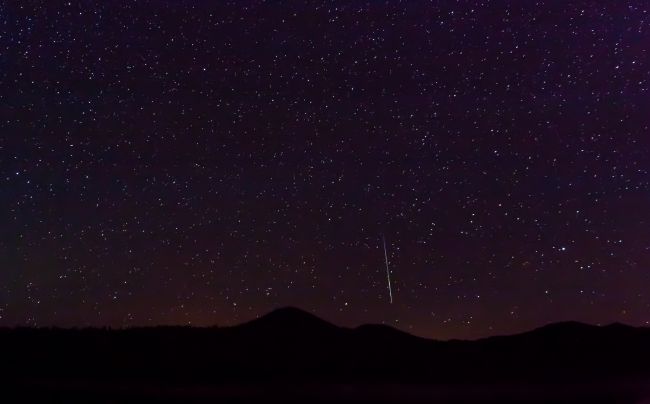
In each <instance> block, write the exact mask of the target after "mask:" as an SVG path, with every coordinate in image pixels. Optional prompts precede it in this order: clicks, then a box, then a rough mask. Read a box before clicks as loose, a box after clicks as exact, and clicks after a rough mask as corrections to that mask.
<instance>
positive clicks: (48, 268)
mask: <svg viewBox="0 0 650 404" xmlns="http://www.w3.org/2000/svg"><path fill="white" fill-rule="evenodd" d="M649 9H650V7H648V4H647V3H646V2H643V1H630V2H608V3H602V4H587V3H585V2H582V1H573V0H571V1H568V2H562V3H561V4H560V3H557V2H546V1H530V2H513V1H506V0H496V1H480V0H476V1H463V2H448V1H420V2H404V1H386V2H374V1H373V2H342V1H308V2H301V3H277V2H268V1H263V0H250V1H249V0H246V1H220V2H177V1H171V0H170V1H158V2H153V3H150V2H139V1H134V0H123V1H117V2H100V1H90V2H77V1H71V2H66V3H56V4H55V2H51V3H50V2H44V3H42V4H36V3H24V2H19V3H15V4H14V3H9V4H5V5H2V6H0V10H2V12H1V13H0V22H1V23H2V26H3V30H2V31H1V32H0V51H1V52H2V55H3V57H2V58H1V60H0V66H1V69H0V130H1V131H0V215H1V221H0V223H2V226H1V227H2V230H1V231H0V260H1V261H0V264H1V268H2V270H1V271H0V324H2V325H16V324H21V325H37V326H45V325H61V326H84V325H95V326H103V325H111V326H132V325H155V324H195V325H212V324H219V325H230V324H236V323H239V322H241V321H244V320H248V319H252V318H254V317H255V316H259V315H261V314H264V313H265V312H267V311H269V310H271V309H273V308H276V307H279V306H285V305H296V306H300V307H302V308H304V309H307V310H310V311H313V312H314V313H315V314H318V315H320V316H322V317H324V318H326V319H329V320H332V321H334V322H336V323H339V324H344V325H356V324H360V323H367V322H384V323H388V324H392V325H394V326H397V327H399V328H402V329H405V330H409V331H411V332H414V333H416V334H419V335H424V336H428V337H438V338H449V337H468V338H473V337H478V336H484V335H490V334H495V333H507V332H514V331H520V330H524V329H527V328H531V327H535V326H538V325H541V324H543V323H547V322H551V321H560V320H580V321H587V322H591V323H607V322H612V321H623V322H627V323H632V324H646V323H647V321H649V320H650V318H648V315H647V313H648V309H649V308H650V295H649V294H648V293H647V292H646V289H647V288H645V285H646V284H647V282H648V280H650V271H648V265H650V226H648V224H649V221H650V213H649V212H650V211H649V210H648V209H647V207H648V206H649V202H650V177H649V173H648V171H649V170H650V159H648V156H649V155H650V136H648V124H649V120H648V117H650V114H649V112H650V103H649V102H648V99H649V98H648V83H649V76H650V68H649V67H650V66H649V65H648V62H647V61H648V44H650V37H649V32H650V27H649V26H648V21H649V17H650V15H649V12H648V10H649ZM382 234H385V235H386V240H387V242H388V243H389V246H390V248H389V257H388V258H389V260H390V263H391V270H392V273H391V278H392V281H393V295H394V300H395V302H394V304H392V305H390V304H389V303H388V299H389V296H388V290H387V288H386V277H385V275H386V274H385V267H384V257H383V247H382V244H381V235H382Z"/></svg>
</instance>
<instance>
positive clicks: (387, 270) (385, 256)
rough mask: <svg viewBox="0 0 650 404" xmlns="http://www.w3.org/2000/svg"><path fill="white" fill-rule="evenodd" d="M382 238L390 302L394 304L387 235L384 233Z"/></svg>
mask: <svg viewBox="0 0 650 404" xmlns="http://www.w3.org/2000/svg"><path fill="white" fill-rule="evenodd" d="M381 239H382V240H383V241H384V258H385V259H386V279H387V280H388V296H389V297H390V304H393V288H392V287H391V286H390V270H389V269H388V250H386V237H384V235H383V234H382V236H381Z"/></svg>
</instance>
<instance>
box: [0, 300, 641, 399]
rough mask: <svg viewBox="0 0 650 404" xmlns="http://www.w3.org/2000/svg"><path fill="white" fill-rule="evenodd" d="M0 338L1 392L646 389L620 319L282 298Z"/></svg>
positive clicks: (578, 395)
mask: <svg viewBox="0 0 650 404" xmlns="http://www.w3.org/2000/svg"><path fill="white" fill-rule="evenodd" d="M0 343H1V344H2V345H1V346H2V347H3V358H2V368H1V370H0V372H1V375H2V384H3V392H4V395H5V397H8V398H10V399H11V400H8V402H215V403H216V402H235V403H237V402H317V403H319V402H320V403H324V402H386V403H388V402H391V403H392V402H395V403H397V402H399V403H430V402H615V403H619V402H620V403H641V402H645V401H644V400H645V399H647V398H650V330H648V329H644V328H633V327H627V326H623V325H611V326H607V327H595V326H589V325H584V324H579V323H562V324H555V325H550V326H547V327H543V328H540V329H538V330H535V331H532V332H529V333H524V334H519V335H514V336H509V337H495V338H488V339H484V340H479V341H448V342H440V341H430V340H425V339H421V338H417V337H413V336H411V335H408V334H405V333H401V332H399V331H397V330H394V329H392V328H389V327H384V326H363V327H359V328H356V329H347V328H340V327H336V326H334V325H332V324H329V323H327V322H324V321H322V320H320V319H317V318H316V317H313V316H311V315H309V314H307V313H304V312H301V311H299V310H296V309H283V310H279V311H276V312H274V313H271V314H269V315H267V316H266V317H263V318H261V319H259V320H256V321H253V322H251V323H248V324H244V325H241V326H238V327H233V328H184V327H162V328H143V329H130V330H113V331H111V330H98V329H88V330H60V329H54V330H52V329H38V330H34V329H13V330H9V329H5V330H0ZM3 401H4V400H3ZM648 402H649V403H650V401H648Z"/></svg>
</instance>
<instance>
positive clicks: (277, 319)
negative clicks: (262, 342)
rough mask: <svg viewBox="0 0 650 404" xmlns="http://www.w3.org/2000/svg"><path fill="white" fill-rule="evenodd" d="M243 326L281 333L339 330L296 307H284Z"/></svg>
mask: <svg viewBox="0 0 650 404" xmlns="http://www.w3.org/2000/svg"><path fill="white" fill-rule="evenodd" d="M242 326H243V327H246V328H251V327H253V328H259V329H262V330H265V331H269V330H271V331H275V332H281V333H290V332H296V331H301V332H304V331H309V332H322V331H328V330H335V329H338V328H339V327H337V326H335V325H334V324H331V323H329V322H327V321H325V320H323V319H321V318H319V317H317V316H315V315H313V314H311V313H309V312H306V311H304V310H302V309H299V308H296V307H282V308H279V309H275V310H273V311H271V312H270V313H267V314H265V315H263V316H261V317H259V318H257V319H255V320H252V321H249V322H248V323H245V324H242Z"/></svg>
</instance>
